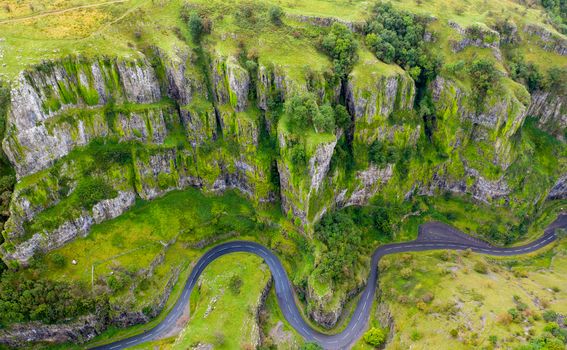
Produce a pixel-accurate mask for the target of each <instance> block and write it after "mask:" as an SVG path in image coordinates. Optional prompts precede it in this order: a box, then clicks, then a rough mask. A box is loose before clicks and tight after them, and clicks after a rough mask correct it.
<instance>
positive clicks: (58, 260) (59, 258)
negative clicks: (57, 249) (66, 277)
mask: <svg viewBox="0 0 567 350" xmlns="http://www.w3.org/2000/svg"><path fill="white" fill-rule="evenodd" d="M51 261H53V264H54V265H55V266H57V267H65V264H66V261H65V257H64V256H63V255H61V254H59V253H55V254H53V256H52V257H51Z"/></svg>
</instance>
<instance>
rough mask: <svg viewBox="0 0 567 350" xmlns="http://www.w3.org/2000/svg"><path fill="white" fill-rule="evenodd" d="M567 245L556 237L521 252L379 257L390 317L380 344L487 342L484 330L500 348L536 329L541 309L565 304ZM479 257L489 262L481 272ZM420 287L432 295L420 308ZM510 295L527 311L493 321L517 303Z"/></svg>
mask: <svg viewBox="0 0 567 350" xmlns="http://www.w3.org/2000/svg"><path fill="white" fill-rule="evenodd" d="M566 252H567V242H566V241H565V240H563V241H562V242H561V243H560V244H556V245H555V246H554V247H553V248H550V249H544V250H542V251H540V252H538V253H534V254H531V255H530V256H525V257H520V258H492V257H484V256H480V255H476V254H470V255H467V254H463V253H450V254H448V255H445V253H443V252H430V253H412V254H403V255H401V256H390V257H387V258H385V259H384V263H382V264H383V265H382V267H387V268H386V269H385V271H384V272H383V273H382V275H381V282H380V287H381V289H382V291H383V293H384V294H383V296H384V300H385V302H386V303H387V304H388V305H389V307H390V311H391V312H392V316H393V318H394V323H395V335H394V338H393V340H392V342H391V343H390V344H389V345H388V347H387V348H388V349H406V348H409V347H412V348H414V349H428V348H431V347H432V346H434V347H435V348H438V349H472V348H478V347H484V346H488V345H489V340H488V338H489V336H491V335H495V336H497V338H498V342H499V343H498V344H499V345H500V346H502V347H504V348H506V347H508V346H514V345H519V344H521V343H522V342H523V341H525V339H526V338H527V339H529V338H530V336H531V335H533V334H535V335H538V334H540V333H541V332H542V329H543V326H544V325H545V321H543V320H542V319H541V317H540V316H541V313H542V312H543V310H544V309H551V310H554V311H556V312H561V313H565V312H566V311H567V310H566V307H565V306H566V305H567V303H566V298H567V290H565V288H563V286H564V281H565V279H567V270H566V269H565V266H566V265H567V257H566V255H565V253H566ZM447 257H448V259H447ZM478 264H483V265H486V266H488V273H487V274H482V273H479V272H476V271H475V267H476V266H477V265H478ZM404 268H409V269H410V271H411V275H410V276H409V277H407V278H403V277H401V276H400V271H401V270H402V269H404ZM555 287H558V289H557V290H556V291H554V290H553V289H554V288H555ZM427 293H431V294H432V295H433V301H432V302H430V303H425V307H424V308H423V310H420V309H419V308H418V307H417V302H418V301H419V300H420V299H421V298H423V296H424V295H425V294H427ZM514 296H517V297H519V300H520V301H521V302H523V303H525V304H526V305H527V307H528V310H530V311H528V312H527V313H528V314H530V315H532V316H530V317H528V318H527V319H528V321H526V322H524V323H521V324H520V323H514V322H512V323H510V324H505V323H503V322H502V321H500V319H501V318H502V315H505V314H506V313H507V311H508V310H509V309H512V308H517V307H518V304H517V303H516V302H515V301H514V299H513V297H514ZM538 316H539V317H538ZM451 329H457V330H458V336H457V337H452V336H451V335H450V334H449V331H450V330H451ZM530 329H533V330H531V331H530Z"/></svg>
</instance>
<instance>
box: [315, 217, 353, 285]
mask: <svg viewBox="0 0 567 350" xmlns="http://www.w3.org/2000/svg"><path fill="white" fill-rule="evenodd" d="M315 237H316V238H317V239H319V240H320V241H321V242H322V243H323V244H324V245H325V246H326V248H327V251H326V253H325V254H324V255H323V256H322V259H321V261H320V263H319V265H318V266H317V267H316V269H315V272H314V273H315V274H316V275H318V276H320V277H322V278H323V279H326V280H332V281H334V282H336V283H342V282H345V281H347V280H348V279H351V278H352V277H353V276H354V271H355V266H356V263H357V261H358V259H359V255H360V249H361V240H362V232H361V230H360V229H359V227H358V226H357V225H356V224H355V223H354V222H353V220H352V218H351V216H350V215H349V214H348V213H347V212H345V211H339V212H335V213H331V214H327V215H325V216H323V218H322V219H321V221H320V222H319V223H318V224H317V225H316V226H315Z"/></svg>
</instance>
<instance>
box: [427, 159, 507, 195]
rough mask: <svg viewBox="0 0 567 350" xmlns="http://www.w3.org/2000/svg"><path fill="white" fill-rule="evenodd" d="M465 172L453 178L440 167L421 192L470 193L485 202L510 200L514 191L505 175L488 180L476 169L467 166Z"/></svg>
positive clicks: (433, 193)
mask: <svg viewBox="0 0 567 350" xmlns="http://www.w3.org/2000/svg"><path fill="white" fill-rule="evenodd" d="M464 172H465V173H464V175H463V176H459V177H458V178H452V177H451V176H448V175H447V174H446V169H444V168H442V169H439V170H438V171H437V172H435V173H434V174H433V177H432V179H431V180H430V181H429V183H428V184H425V185H424V186H421V188H420V193H421V194H424V195H429V196H433V195H436V194H439V192H444V191H449V192H453V193H458V194H470V195H472V196H473V198H474V199H476V200H478V201H481V202H484V203H490V202H491V201H493V200H498V199H503V200H504V201H505V202H508V200H509V197H508V196H509V195H510V193H511V192H512V191H511V189H510V188H509V187H508V184H507V183H506V180H505V179H504V177H503V176H502V177H500V178H499V179H498V180H488V179H486V178H484V177H483V176H482V175H481V174H480V173H479V172H478V171H477V170H476V169H473V168H469V167H465V169H464Z"/></svg>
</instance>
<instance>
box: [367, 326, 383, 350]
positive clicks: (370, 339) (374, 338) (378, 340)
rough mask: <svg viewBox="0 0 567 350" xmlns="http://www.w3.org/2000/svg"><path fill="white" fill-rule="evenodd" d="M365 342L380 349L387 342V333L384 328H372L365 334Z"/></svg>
mask: <svg viewBox="0 0 567 350" xmlns="http://www.w3.org/2000/svg"><path fill="white" fill-rule="evenodd" d="M364 341H365V342H366V343H367V344H368V345H372V346H374V347H378V346H380V345H382V344H383V343H384V342H385V341H386V332H384V330H383V329H382V328H376V327H372V328H370V330H369V331H368V332H366V333H364Z"/></svg>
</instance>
